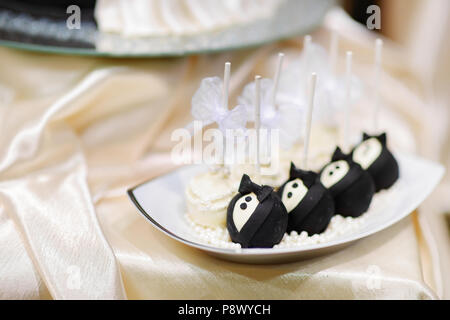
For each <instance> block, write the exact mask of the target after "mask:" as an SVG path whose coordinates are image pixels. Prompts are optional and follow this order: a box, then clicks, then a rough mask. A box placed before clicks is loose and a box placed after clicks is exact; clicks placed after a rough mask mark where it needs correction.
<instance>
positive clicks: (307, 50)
mask: <svg viewBox="0 0 450 320" xmlns="http://www.w3.org/2000/svg"><path fill="white" fill-rule="evenodd" d="M311 43H312V37H311V36H310V35H309V34H308V35H306V36H305V38H304V39H303V50H304V55H305V67H306V70H309V67H310V66H309V64H310V63H309V61H310V59H311V58H310V47H311Z"/></svg>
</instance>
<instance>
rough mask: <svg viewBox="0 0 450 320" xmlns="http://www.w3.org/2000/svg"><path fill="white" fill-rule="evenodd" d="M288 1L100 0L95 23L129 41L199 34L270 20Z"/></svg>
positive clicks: (102, 29) (104, 30)
mask: <svg viewBox="0 0 450 320" xmlns="http://www.w3.org/2000/svg"><path fill="white" fill-rule="evenodd" d="M283 1H284V0H227V1H223V0H133V1H130V0H97V3H96V7H95V19H96V21H97V24H98V28H99V29H100V31H102V32H106V33H119V34H121V35H123V36H126V37H145V36H166V35H184V34H195V33H203V32H210V31H215V30H219V29H222V28H226V27H229V26H232V25H237V24H246V23H250V22H252V21H255V20H258V19H263V18H267V17H270V16H271V15H273V14H274V13H275V12H276V10H277V8H278V6H279V5H280V3H281V2H283Z"/></svg>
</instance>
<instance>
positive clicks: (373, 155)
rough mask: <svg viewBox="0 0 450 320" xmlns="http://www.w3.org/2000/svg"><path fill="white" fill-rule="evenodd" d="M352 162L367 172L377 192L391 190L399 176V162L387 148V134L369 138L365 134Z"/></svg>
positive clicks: (352, 154) (355, 150)
mask: <svg viewBox="0 0 450 320" xmlns="http://www.w3.org/2000/svg"><path fill="white" fill-rule="evenodd" d="M351 156H352V160H353V161H354V162H356V163H358V164H359V165H360V166H361V167H362V168H363V169H364V170H367V172H369V174H370V175H371V177H372V179H373V182H374V183H375V190H376V191H377V192H378V191H380V190H382V189H388V188H390V187H391V186H392V185H393V184H394V183H395V181H397V179H398V176H399V169H398V163H397V160H395V158H394V156H393V155H392V153H391V152H390V151H389V149H388V148H387V146H386V133H382V134H380V135H379V136H369V135H368V134H367V133H363V140H362V142H361V143H360V144H358V145H357V146H356V147H355V148H354V149H353V151H352V153H351Z"/></svg>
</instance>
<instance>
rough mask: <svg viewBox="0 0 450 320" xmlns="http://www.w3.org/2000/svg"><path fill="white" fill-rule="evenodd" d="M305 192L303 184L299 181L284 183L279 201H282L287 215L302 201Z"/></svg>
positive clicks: (306, 190) (306, 189)
mask: <svg viewBox="0 0 450 320" xmlns="http://www.w3.org/2000/svg"><path fill="white" fill-rule="evenodd" d="M294 186H296V187H294ZM307 192H308V188H307V187H306V186H305V185H304V184H303V181H302V180H301V179H298V178H297V179H295V180H292V181H289V182H288V183H286V185H285V186H284V189H283V194H282V196H281V201H283V204H284V206H285V207H286V210H287V212H288V213H289V212H291V211H292V210H293V209H294V208H295V207H296V206H297V205H298V204H299V203H300V201H302V199H303V198H304V197H305V195H306V193H307Z"/></svg>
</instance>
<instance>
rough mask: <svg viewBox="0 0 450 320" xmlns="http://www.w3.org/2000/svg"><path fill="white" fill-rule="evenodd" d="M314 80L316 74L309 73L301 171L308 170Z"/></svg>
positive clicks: (314, 88)
mask: <svg viewBox="0 0 450 320" xmlns="http://www.w3.org/2000/svg"><path fill="white" fill-rule="evenodd" d="M316 80H317V74H316V73H314V72H313V73H311V76H310V77H309V82H308V111H307V116H306V126H305V145H304V148H303V152H304V153H303V169H304V170H308V149H309V140H310V135H311V121H312V112H313V108H314V93H315V90H316Z"/></svg>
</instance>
